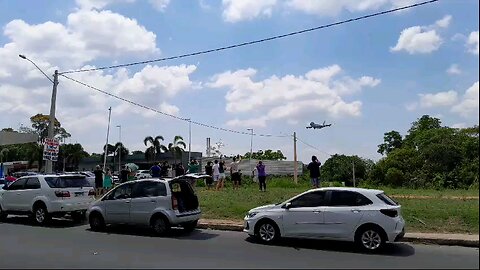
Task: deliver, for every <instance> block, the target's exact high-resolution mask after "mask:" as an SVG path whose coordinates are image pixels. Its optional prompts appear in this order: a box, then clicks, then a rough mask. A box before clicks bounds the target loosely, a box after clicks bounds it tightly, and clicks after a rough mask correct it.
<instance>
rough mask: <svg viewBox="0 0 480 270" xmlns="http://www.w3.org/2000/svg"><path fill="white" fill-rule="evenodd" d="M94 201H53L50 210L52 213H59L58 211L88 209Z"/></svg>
mask: <svg viewBox="0 0 480 270" xmlns="http://www.w3.org/2000/svg"><path fill="white" fill-rule="evenodd" d="M92 202H93V200H92V201H85V202H71V203H70V202H69V203H65V202H52V204H51V209H50V210H49V211H50V212H51V213H58V212H65V213H68V212H75V211H86V210H87V209H88V208H89V207H90V204H91V203H92Z"/></svg>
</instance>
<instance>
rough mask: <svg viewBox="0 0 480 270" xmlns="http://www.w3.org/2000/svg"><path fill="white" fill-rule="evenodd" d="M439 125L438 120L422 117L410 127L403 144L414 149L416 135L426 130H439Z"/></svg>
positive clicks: (426, 116) (427, 116)
mask: <svg viewBox="0 0 480 270" xmlns="http://www.w3.org/2000/svg"><path fill="white" fill-rule="evenodd" d="M441 125H442V122H441V121H440V119H438V118H435V117H431V116H429V115H423V116H422V117H420V118H418V119H417V121H415V122H413V123H412V127H411V128H410V129H409V130H408V134H407V136H405V143H406V144H407V145H409V146H411V147H416V146H417V145H416V144H415V139H416V137H417V136H418V135H420V134H422V133H423V132H424V131H427V130H431V129H438V128H441Z"/></svg>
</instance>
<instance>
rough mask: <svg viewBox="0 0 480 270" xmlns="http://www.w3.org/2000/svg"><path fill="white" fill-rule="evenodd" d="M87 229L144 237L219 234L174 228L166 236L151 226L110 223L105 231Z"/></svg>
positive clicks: (192, 237) (201, 237) (185, 237)
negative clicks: (156, 233) (154, 230)
mask: <svg viewBox="0 0 480 270" xmlns="http://www.w3.org/2000/svg"><path fill="white" fill-rule="evenodd" d="M87 231H89V232H92V233H104V234H120V235H132V236H142V237H155V238H172V239H178V240H209V239H212V238H215V237H217V236H219V235H218V234H215V233H208V232H206V231H204V230H200V229H197V230H194V231H193V232H186V231H185V230H184V229H182V228H172V229H171V230H170V232H169V233H168V234H167V235H166V236H162V237H160V236H157V235H155V234H154V233H153V231H152V230H151V229H150V228H142V227H135V226H127V225H110V226H107V228H106V230H105V231H102V232H93V231H92V230H91V229H90V228H88V229H87Z"/></svg>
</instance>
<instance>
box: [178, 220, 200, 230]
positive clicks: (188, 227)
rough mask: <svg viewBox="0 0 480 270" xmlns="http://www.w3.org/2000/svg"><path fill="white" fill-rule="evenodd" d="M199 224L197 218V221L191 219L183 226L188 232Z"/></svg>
mask: <svg viewBox="0 0 480 270" xmlns="http://www.w3.org/2000/svg"><path fill="white" fill-rule="evenodd" d="M197 224H198V220H195V221H191V222H188V223H185V224H183V225H182V227H183V229H184V230H185V231H186V232H193V231H194V230H195V228H196V227H197Z"/></svg>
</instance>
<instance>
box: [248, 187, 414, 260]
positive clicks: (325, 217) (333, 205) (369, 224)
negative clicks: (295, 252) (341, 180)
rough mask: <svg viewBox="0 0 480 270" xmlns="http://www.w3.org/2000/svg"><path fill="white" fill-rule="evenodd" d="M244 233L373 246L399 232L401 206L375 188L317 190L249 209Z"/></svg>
mask: <svg viewBox="0 0 480 270" xmlns="http://www.w3.org/2000/svg"><path fill="white" fill-rule="evenodd" d="M244 226H245V227H244V232H246V233H248V234H249V235H251V236H255V237H256V238H257V239H258V240H259V241H261V242H264V243H270V242H273V241H275V240H277V239H278V238H280V237H293V238H317V239H328V240H342V241H351V242H355V243H356V244H358V245H359V246H360V247H361V248H363V249H365V250H368V251H375V250H379V249H380V248H382V247H383V246H384V244H385V243H386V242H394V241H397V240H399V239H400V238H402V237H403V236H404V234H405V231H404V226H405V221H404V219H403V218H402V216H401V206H400V205H398V204H397V203H396V202H395V201H394V200H392V199H391V198H389V197H388V196H387V195H385V193H384V192H383V191H381V190H372V189H360V188H341V187H339V188H319V189H312V190H309V191H306V192H304V193H302V194H300V195H297V196H295V197H293V198H291V199H289V200H287V201H285V202H283V203H278V204H272V205H266V206H261V207H257V208H254V209H252V210H250V211H249V212H248V213H247V215H246V216H245V220H244Z"/></svg>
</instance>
